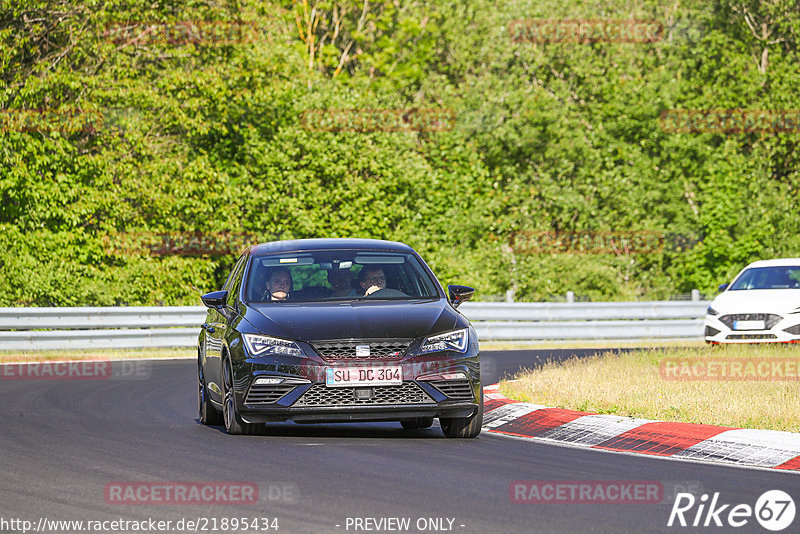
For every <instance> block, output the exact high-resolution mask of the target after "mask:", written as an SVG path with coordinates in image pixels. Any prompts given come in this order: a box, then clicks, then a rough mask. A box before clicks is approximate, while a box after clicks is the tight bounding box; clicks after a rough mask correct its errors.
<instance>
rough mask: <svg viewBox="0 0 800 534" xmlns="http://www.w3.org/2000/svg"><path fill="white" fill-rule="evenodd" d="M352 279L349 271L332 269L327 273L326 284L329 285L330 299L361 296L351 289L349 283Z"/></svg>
mask: <svg viewBox="0 0 800 534" xmlns="http://www.w3.org/2000/svg"><path fill="white" fill-rule="evenodd" d="M352 279H353V276H352V274H351V273H350V269H337V268H335V267H334V268H333V269H331V270H329V271H328V282H329V283H330V284H331V289H332V292H331V294H330V295H329V296H331V297H359V296H361V294H360V293H359V292H358V291H356V290H355V289H353V287H352V286H351V285H350V281H351V280H352Z"/></svg>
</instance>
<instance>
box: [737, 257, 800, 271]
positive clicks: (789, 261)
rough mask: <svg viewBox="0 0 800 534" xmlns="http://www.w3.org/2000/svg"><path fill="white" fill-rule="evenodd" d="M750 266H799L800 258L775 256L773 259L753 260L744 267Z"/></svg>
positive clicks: (748, 267)
mask: <svg viewBox="0 0 800 534" xmlns="http://www.w3.org/2000/svg"><path fill="white" fill-rule="evenodd" d="M752 267H800V258H776V259H774V260H758V261H754V262H753V263H751V264H750V265H748V266H747V267H745V269H750V268H752Z"/></svg>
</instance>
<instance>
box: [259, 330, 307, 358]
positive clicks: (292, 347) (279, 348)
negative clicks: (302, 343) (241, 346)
mask: <svg viewBox="0 0 800 534" xmlns="http://www.w3.org/2000/svg"><path fill="white" fill-rule="evenodd" d="M244 341H245V343H247V348H248V350H249V351H250V354H252V355H253V356H259V355H262V354H285V355H287V356H305V353H304V352H303V349H301V348H300V347H299V346H298V345H297V343H295V342H294V341H289V340H287V339H278V338H277V337H267V336H262V335H259V334H244Z"/></svg>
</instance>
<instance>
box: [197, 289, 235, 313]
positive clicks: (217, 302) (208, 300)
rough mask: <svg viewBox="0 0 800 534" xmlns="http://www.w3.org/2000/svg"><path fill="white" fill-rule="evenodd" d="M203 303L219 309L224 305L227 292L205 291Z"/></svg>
mask: <svg viewBox="0 0 800 534" xmlns="http://www.w3.org/2000/svg"><path fill="white" fill-rule="evenodd" d="M200 298H201V299H203V304H205V305H206V306H207V307H209V308H212V309H219V308H221V307H223V306H225V301H226V300H228V292H227V291H225V290H223V291H212V292H211V293H206V294H205V295H203V296H202V297H200Z"/></svg>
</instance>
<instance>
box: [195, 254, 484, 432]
mask: <svg viewBox="0 0 800 534" xmlns="http://www.w3.org/2000/svg"><path fill="white" fill-rule="evenodd" d="M474 291H475V290H474V289H472V288H470V287H466V286H457V285H452V286H448V296H449V298H448V296H445V293H444V291H443V289H442V287H441V285H440V284H439V282H438V281H437V280H436V277H435V276H434V274H433V272H431V270H430V268H429V267H428V266H427V265H426V264H425V262H424V261H423V260H422V258H420V257H419V255H418V254H417V253H416V252H414V250H413V249H412V248H411V247H409V246H408V245H405V244H403V243H395V242H390V241H378V240H371V239H303V240H295V241H276V242H272V243H264V244H260V245H255V246H252V247H250V248H249V249H248V250H247V251H246V252H245V253H244V254H242V256H241V257H240V258H239V260H238V261H237V262H236V265H235V266H234V267H233V270H232V271H231V273H230V275H229V276H228V280H227V281H226V282H225V286H224V287H223V289H222V290H221V291H214V292H212V293H208V294H206V295H204V296H203V303H204V304H205V305H206V306H208V308H209V311H208V316H207V318H206V322H205V323H204V324H203V327H202V331H201V333H200V338H199V343H198V361H197V363H198V365H197V371H198V404H199V413H200V421H201V422H202V423H203V424H206V425H213V424H220V423H222V424H224V425H225V428H226V429H227V431H228V433H230V434H251V433H254V432H256V430H257V429H259V428H264V425H263V423H269V422H276V421H295V422H297V423H323V422H349V421H398V422H400V423H401V424H402V426H403V428H406V429H419V428H427V427H429V426H431V425H432V424H433V419H434V418H439V424H440V426H441V428H442V431H443V432H444V434H445V435H446V436H448V437H455V438H458V437H460V438H471V437H475V436H477V435H478V434H479V433H480V430H481V423H482V420H483V390H482V389H481V385H480V363H479V357H480V354H479V353H480V350H479V348H478V337H477V335H476V333H475V329H474V328H472V326H471V325H470V323H469V321H468V320H467V319H466V318H465V317H464V316H463V315H462V314H461V313H459V312H458V311H457V310H456V308H457V307H458V305H459V304H460V303H461V302H464V301H466V300H468V299H470V298H471V297H472V294H473V293H474Z"/></svg>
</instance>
